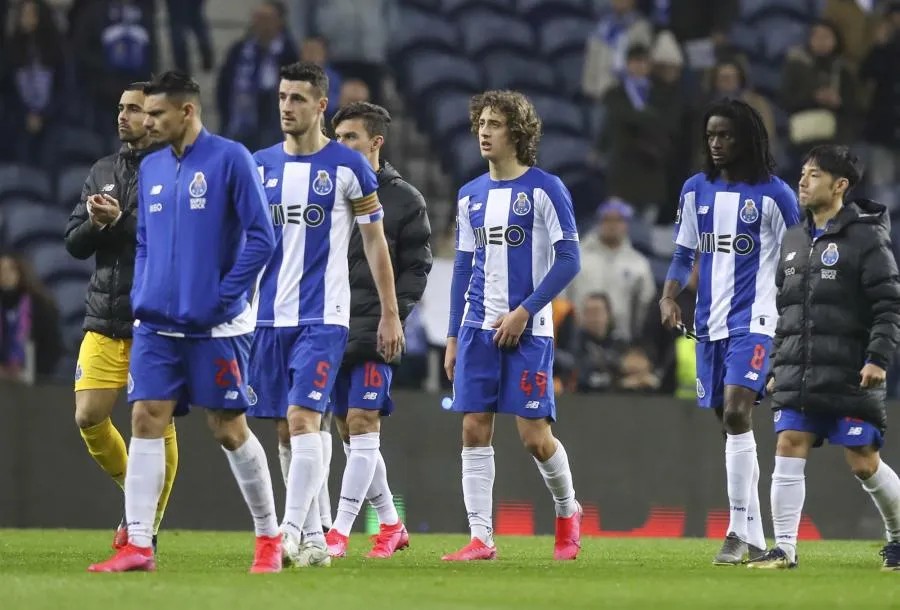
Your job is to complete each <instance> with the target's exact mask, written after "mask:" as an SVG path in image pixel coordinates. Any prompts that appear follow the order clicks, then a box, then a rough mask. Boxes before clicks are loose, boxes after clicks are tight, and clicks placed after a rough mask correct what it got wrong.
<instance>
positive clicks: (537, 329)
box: [531, 188, 563, 335]
mask: <svg viewBox="0 0 900 610" xmlns="http://www.w3.org/2000/svg"><path fill="white" fill-rule="evenodd" d="M532 201H534V216H535V222H534V224H533V225H532V228H531V261H532V262H531V285H532V286H533V287H534V288H537V287H538V285H539V284H540V283H541V280H543V279H544V276H545V275H546V274H547V271H546V270H547V269H549V268H550V267H551V266H552V265H553V261H554V260H555V259H556V254H555V253H554V252H553V244H554V242H557V241H559V240H561V239H563V230H562V228H561V227H560V224H559V216H558V215H557V213H556V208H554V207H553V202H552V201H550V197H549V196H548V195H547V193H546V192H545V191H544V189H542V188H535V189H534V191H533V193H532ZM539 220H542V221H543V222H538V221H539ZM548 324H549V325H550V326H553V302H552V301H551V302H550V303H547V305H546V306H544V308H543V309H541V310H540V311H538V312H537V313H535V314H534V317H533V318H532V319H531V330H532V332H534V333H536V334H537V335H543V334H546V332H547V325H548Z"/></svg>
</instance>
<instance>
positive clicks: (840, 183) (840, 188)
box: [834, 178, 850, 195]
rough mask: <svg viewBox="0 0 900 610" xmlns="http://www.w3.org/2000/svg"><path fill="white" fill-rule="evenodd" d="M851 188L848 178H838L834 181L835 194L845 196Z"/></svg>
mask: <svg viewBox="0 0 900 610" xmlns="http://www.w3.org/2000/svg"><path fill="white" fill-rule="evenodd" d="M848 188H850V181H849V180H847V179H846V178H838V179H837V180H835V181H834V192H835V193H840V194H841V195H843V194H844V193H846V192H847V189H848Z"/></svg>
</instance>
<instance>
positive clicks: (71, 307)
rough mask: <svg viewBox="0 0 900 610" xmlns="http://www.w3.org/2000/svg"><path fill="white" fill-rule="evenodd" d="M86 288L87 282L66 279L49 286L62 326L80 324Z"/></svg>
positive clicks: (82, 317)
mask: <svg viewBox="0 0 900 610" xmlns="http://www.w3.org/2000/svg"><path fill="white" fill-rule="evenodd" d="M87 288H88V281H85V280H84V279H66V280H62V281H58V282H55V283H53V284H52V285H51V286H50V292H51V293H53V298H55V299H56V305H57V308H58V309H59V318H60V320H61V321H62V323H63V324H70V323H74V324H81V322H82V320H83V319H84V307H85V297H86V295H87Z"/></svg>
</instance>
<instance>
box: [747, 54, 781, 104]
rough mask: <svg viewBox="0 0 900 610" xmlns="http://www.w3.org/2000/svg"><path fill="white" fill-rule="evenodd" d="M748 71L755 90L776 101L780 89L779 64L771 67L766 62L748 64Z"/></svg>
mask: <svg viewBox="0 0 900 610" xmlns="http://www.w3.org/2000/svg"><path fill="white" fill-rule="evenodd" d="M750 71H751V74H753V86H754V87H755V88H756V90H757V91H759V93H762V94H763V95H765V96H766V97H768V98H769V99H778V94H779V90H780V89H781V75H782V67H781V64H780V63H776V64H775V65H772V64H769V63H766V62H753V63H752V64H750Z"/></svg>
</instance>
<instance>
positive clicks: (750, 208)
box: [741, 199, 759, 225]
mask: <svg viewBox="0 0 900 610" xmlns="http://www.w3.org/2000/svg"><path fill="white" fill-rule="evenodd" d="M741 220H743V221H744V222H745V223H747V224H748V225H752V224H753V223H754V222H756V221H757V220H759V210H757V209H756V204H755V203H753V200H752V199H746V200H744V207H742V208H741Z"/></svg>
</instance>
